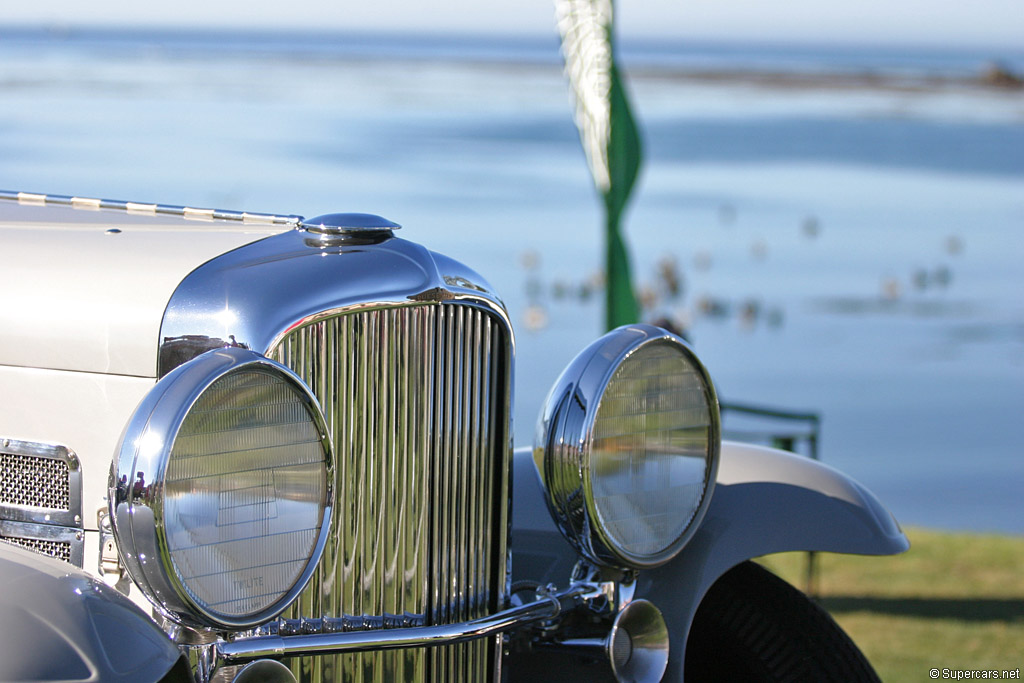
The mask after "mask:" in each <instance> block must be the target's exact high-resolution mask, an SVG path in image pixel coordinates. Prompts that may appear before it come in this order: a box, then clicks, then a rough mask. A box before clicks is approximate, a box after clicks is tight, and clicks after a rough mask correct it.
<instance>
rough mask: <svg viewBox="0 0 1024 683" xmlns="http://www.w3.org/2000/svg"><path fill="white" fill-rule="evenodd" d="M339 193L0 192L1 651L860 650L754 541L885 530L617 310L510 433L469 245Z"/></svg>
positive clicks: (89, 672)
mask: <svg viewBox="0 0 1024 683" xmlns="http://www.w3.org/2000/svg"><path fill="white" fill-rule="evenodd" d="M398 228H399V226H398V225H396V224H395V223H392V222H390V221H388V220H385V219H383V218H381V217H378V216H374V215H368V214H331V215H326V216H320V217H318V218H313V219H303V218H301V217H299V216H291V215H281V216H278V215H266V214H250V213H238V212H231V211H220V210H207V209H193V208H189V207H180V206H164V205H159V204H144V203H133V202H119V201H108V200H97V199H89V198H81V197H70V196H54V195H38V194H30V193H24V192H10V191H7V192H0V244H2V251H0V253H2V255H3V258H2V263H3V276H2V277H0V397H2V399H0V401H2V403H0V536H3V538H4V540H5V541H6V543H2V544H0V585H3V591H0V633H2V636H0V680H5V681H6V680H32V681H40V680H61V681H78V680H82V681H84V680H118V681H120V680H125V681H129V680H130V681H182V680H194V681H200V682H205V681H237V682H240V683H244V682H245V681H294V680H303V681H391V680H403V681H498V680H510V681H516V680H555V679H565V680H588V681H590V680H598V681H599V680H618V681H657V680H671V681H681V680H683V679H684V677H685V678H686V680H689V681H696V680H741V679H742V680H873V679H874V673H873V671H872V669H871V667H870V665H869V664H868V663H867V662H866V661H865V660H864V658H863V657H862V656H861V654H860V653H859V652H858V650H857V649H856V647H855V646H854V645H853V644H852V642H850V641H849V639H848V638H847V637H846V636H845V634H844V633H843V632H842V631H841V630H840V629H839V628H838V627H837V626H836V625H835V623H834V622H833V621H832V620H831V619H830V617H829V616H828V615H827V614H826V613H825V612H823V611H822V610H821V609H819V608H818V607H817V606H816V605H815V604H814V603H813V602H812V601H810V600H808V599H807V598H806V597H805V596H804V595H803V594H802V593H800V592H799V591H797V590H796V589H794V588H792V587H790V586H789V585H788V584H786V583H784V582H782V581H781V580H779V579H778V578H776V577H775V576H774V575H772V574H770V573H768V572H767V571H765V570H764V569H762V568H761V567H760V565H757V564H754V563H752V562H751V561H750V560H751V559H752V558H756V557H759V556H762V555H765V554H768V553H774V552H779V551H792V550H814V551H834V552H844V553H861V554H889V553H898V552H901V551H903V550H905V549H906V548H907V540H906V538H905V537H904V535H903V533H902V532H901V531H900V529H899V527H898V526H897V524H896V522H895V521H894V519H893V518H892V516H891V515H890V514H889V512H887V511H886V509H885V508H884V507H883V506H882V505H881V504H880V503H879V502H878V501H877V500H876V498H875V497H874V496H873V495H872V494H871V493H870V492H868V491H867V490H865V489H864V488H863V487H861V486H860V485H858V484H857V483H856V482H854V481H852V480H850V479H849V478H847V477H846V476H844V475H843V474H841V473H839V472H837V471H835V470H833V469H831V468H829V467H826V466H824V465H822V464H819V463H817V462H813V461H811V460H808V459H806V458H801V457H798V456H795V455H792V454H788V453H785V452H781V451H776V450H771V449H768V448H763V447H757V446H752V445H744V444H740V443H731V442H723V441H722V437H721V422H720V414H719V406H718V401H717V398H716V394H715V389H714V385H713V384H712V381H711V379H710V377H709V376H708V374H707V372H706V371H705V369H704V368H703V366H702V365H701V363H700V362H699V361H698V359H697V357H696V356H695V355H694V353H693V351H692V350H691V349H690V348H689V347H688V346H687V344H685V343H684V342H683V341H682V340H681V339H679V338H678V337H676V336H674V335H672V334H670V333H669V332H667V331H665V330H663V329H660V328H657V327H652V326H649V325H642V324H637V325H629V326H626V327H621V328H619V329H617V330H614V331H612V332H610V333H608V334H607V335H605V336H604V337H601V338H600V339H598V340H597V341H595V342H593V344H591V345H590V346H589V347H587V348H586V349H584V350H582V351H581V353H580V354H579V355H578V356H577V357H576V358H575V360H573V361H572V363H571V364H570V365H569V366H568V367H567V368H566V369H565V371H564V372H563V374H562V375H561V377H560V378H558V380H557V381H556V382H555V383H554V386H553V388H552V390H551V393H550V395H549V396H548V398H547V402H546V404H545V407H544V409H543V414H542V415H541V418H540V420H539V424H538V427H537V436H536V440H535V442H534V444H533V445H532V447H527V448H522V449H518V450H515V449H513V445H512V438H511V434H512V432H511V424H510V423H511V417H510V416H511V404H512V398H513V396H512V395H513V391H512V387H513V383H512V380H513V371H514V360H515V355H514V351H515V346H514V342H513V331H512V326H511V324H510V321H509V317H508V315H507V312H506V310H505V307H504V306H503V304H502V301H501V299H499V298H498V295H497V294H496V293H495V292H494V290H493V289H492V288H491V287H490V286H489V285H488V284H487V281H486V280H485V279H484V278H483V277H481V276H480V275H479V274H477V273H476V272H475V271H473V270H471V269H469V268H467V267H466V266H464V265H462V264H460V263H457V262H456V261H454V260H452V259H450V258H448V257H445V256H443V255H441V254H438V253H434V252H432V251H430V250H428V249H427V248H425V247H423V246H420V245H419V244H416V243H414V242H410V241H406V240H404V239H400V238H398V237H396V236H395V232H396V230H397V229H398Z"/></svg>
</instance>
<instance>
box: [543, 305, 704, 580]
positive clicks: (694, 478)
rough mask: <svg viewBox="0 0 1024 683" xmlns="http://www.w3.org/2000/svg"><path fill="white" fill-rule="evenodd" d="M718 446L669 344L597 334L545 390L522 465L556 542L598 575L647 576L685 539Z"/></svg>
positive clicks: (688, 368) (681, 356) (688, 370)
mask: <svg viewBox="0 0 1024 683" xmlns="http://www.w3.org/2000/svg"><path fill="white" fill-rule="evenodd" d="M720 446H721V423H720V418H719V411H718V399H717V398H716V396H715V390H714V386H713V385H712V383H711V379H710V378H709V377H708V374H707V372H706V371H705V370H704V367H703V366H702V365H701V364H700V362H699V361H698V360H697V357H696V356H695V355H694V354H693V352H692V351H691V350H690V349H689V347H687V346H686V344H685V343H683V341H682V340H681V339H679V338H678V337H676V336H674V335H672V334H670V333H668V332H666V331H665V330H662V329H661V328H657V327H652V326H650V325H629V326H625V327H620V328H618V329H616V330H613V331H612V332H609V333H608V334H606V335H605V336H604V337H602V338H600V339H598V340H597V341H596V342H594V343H593V344H591V345H590V346H588V347H587V348H586V349H584V350H583V352H582V353H580V354H579V355H578V356H577V357H576V358H575V359H574V360H573V361H572V362H571V363H570V364H569V366H568V367H567V368H566V369H565V371H564V372H563V373H562V375H561V377H559V379H558V381H557V382H556V383H555V385H554V387H553V388H552V391H551V394H550V395H549V397H548V400H547V403H546V405H545V407H544V410H543V412H542V414H541V419H540V421H539V423H538V426H537V439H536V441H535V444H534V459H535V462H536V464H537V468H538V471H539V472H540V474H541V479H542V480H543V483H544V488H545V492H546V494H547V500H548V504H549V507H550V508H551V512H552V514H553V516H554V517H555V521H556V523H557V524H558V526H559V528H560V529H561V530H562V533H564V534H565V536H566V537H567V538H568V539H569V541H570V542H572V543H573V544H574V545H575V546H576V548H577V550H579V552H580V553H582V554H583V555H584V556H586V557H588V558H589V559H590V560H592V561H594V562H596V563H598V564H601V565H605V566H612V567H628V568H643V567H654V566H657V565H659V564H662V563H664V562H667V561H668V560H669V559H671V558H672V557H673V556H674V555H675V554H676V553H678V552H679V550H680V549H681V548H682V547H683V545H685V543H686V541H688V540H689V538H690V536H691V535H692V534H693V532H694V531H695V530H696V528H697V526H698V524H699V523H700V518H701V517H702V516H703V514H704V511H705V510H706V508H707V505H708V503H709V501H710V499H711V490H712V487H713V485H714V481H715V473H716V471H717V468H718V453H719V449H720Z"/></svg>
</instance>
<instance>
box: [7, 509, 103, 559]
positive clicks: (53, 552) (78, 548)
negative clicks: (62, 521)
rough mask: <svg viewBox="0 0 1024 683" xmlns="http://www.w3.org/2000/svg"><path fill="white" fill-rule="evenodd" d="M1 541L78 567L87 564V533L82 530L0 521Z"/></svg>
mask: <svg viewBox="0 0 1024 683" xmlns="http://www.w3.org/2000/svg"><path fill="white" fill-rule="evenodd" d="M0 541H6V542H7V543H13V544H15V545H20V546H21V547H23V548H28V549H29V550H34V551H35V552H37V553H40V554H42V555H47V556H49V557H55V558H57V559H59V560H64V561H65V562H68V563H69V564H73V565H75V566H76V567H81V566H83V564H84V563H85V532H83V531H82V530H81V529H73V528H70V527H66V526H54V525H53V524H26V523H24V522H12V521H9V520H3V519H0Z"/></svg>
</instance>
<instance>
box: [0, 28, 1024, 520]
mask: <svg viewBox="0 0 1024 683" xmlns="http://www.w3.org/2000/svg"><path fill="white" fill-rule="evenodd" d="M993 59H999V60H1000V61H1001V62H1002V63H1003V64H1004V65H1005V66H1007V67H1008V68H1009V69H1011V70H1016V71H1017V73H1020V71H1021V70H1022V67H1024V56H1022V55H1020V54H1017V55H1006V54H1002V55H990V54H986V53H984V52H980V51H979V52H977V53H967V52H945V51H940V50H933V51H928V52H924V51H916V52H910V51H901V50H896V49H888V50H877V49H875V50H869V49H853V48H849V49H845V48H844V49H838V48H813V47H787V46H769V47H763V46H762V47H757V46H755V47H751V46H736V45H697V46H692V45H691V46H679V45H669V44H645V43H640V42H637V43H629V42H627V43H625V44H624V46H623V64H624V66H625V68H626V71H627V73H628V74H630V75H631V78H630V91H631V93H632V96H633V104H634V109H635V112H636V114H637V117H638V119H639V120H640V121H641V124H642V126H643V135H644V140H645V167H644V170H643V172H642V176H641V180H640V183H639V185H638V188H637V191H636V193H635V194H634V198H633V201H632V204H631V209H630V211H629V213H628V216H627V225H626V231H627V236H628V240H629V242H630V246H631V250H632V251H631V253H632V261H633V266H634V275H635V277H636V279H637V282H638V285H639V287H640V288H641V289H642V291H643V292H644V296H645V299H646V300H647V302H648V303H649V308H648V310H647V315H648V317H649V318H651V319H653V318H656V317H666V318H669V319H670V320H672V321H673V322H674V323H675V324H678V325H680V326H682V327H685V328H686V330H687V333H688V335H689V337H690V339H691V341H692V343H693V345H694V348H695V349H696V350H697V352H698V354H699V355H700V356H701V358H702V359H703V360H704V362H705V364H706V365H707V367H708V369H709V370H710V372H711V374H712V376H713V377H714V378H715V381H716V384H717V387H718V390H719V394H720V396H721V397H722V399H723V400H725V401H732V402H742V403H755V404H760V405H765V406H769V407H778V408H786V409H793V410H810V411H816V412H818V413H820V414H821V415H822V419H823V422H822V442H821V457H822V459H823V460H825V461H826V462H827V463H829V464H832V465H834V466H836V467H838V468H840V469H842V470H844V471H846V472H848V473H850V474H852V475H853V476H854V477H855V478H857V479H858V480H860V481H861V482H863V483H864V484H866V485H868V486H869V487H870V488H871V489H872V490H874V491H875V492H876V493H877V494H878V495H879V496H880V497H881V498H882V500H883V501H884V502H885V503H886V504H887V505H888V506H889V507H890V508H891V509H892V510H893V511H894V512H895V514H896V516H897V518H898V519H899V520H900V521H901V522H903V523H908V524H917V525H926V526H932V527H941V528H953V529H974V530H998V531H1005V532H1011V533H1017V534H1020V533H1024V505H1022V504H1021V502H1020V499H1021V491H1022V489H1024V448H1022V444H1024V298H1022V294H1024V266H1022V258H1024V91H1022V90H1013V89H999V88H992V87H985V86H983V85H982V84H981V83H980V82H979V81H978V80H977V76H978V75H979V74H980V73H982V72H983V70H984V69H985V68H987V64H988V62H989V61H990V60H993ZM631 67H632V68H631ZM0 187H2V188H4V189H10V190H26V191H36V192H50V193H56V194H78V195H84V196H101V197H107V198H114V199H130V200H137V201H158V202H163V203H169V204H189V205H196V206H215V207H218V208H229V209H245V210H251V211H269V212H277V213H298V214H302V215H306V216H313V215H317V214H321V213H329V212H336V211H365V212H372V213H379V214H381V215H383V216H385V217H387V218H390V219H392V220H395V221H397V222H399V223H401V224H402V225H403V226H404V227H403V229H402V231H401V233H400V234H401V236H403V237H405V238H407V239H411V240H415V241H419V242H422V243H424V244H426V245H427V246H429V247H431V248H433V249H435V250H438V251H442V252H445V253H448V254H450V255H452V256H454V257H456V258H459V259H460V260H463V261H465V262H466V263H468V264H470V265H471V266H472V267H474V268H475V269H477V270H478V271H480V272H481V273H483V274H484V275H485V276H486V277H487V278H488V279H489V280H490V281H491V283H492V284H493V285H495V286H496V287H497V288H498V289H499V291H501V292H502V293H503V296H504V298H505V301H506V303H507V304H508V306H509V309H510V312H511V315H512V318H513V321H514V322H515V323H516V324H517V354H518V358H517V369H516V372H517V376H516V399H517V407H516V412H515V431H516V440H517V443H518V444H520V445H524V444H529V443H530V442H531V439H532V434H533V425H534V421H535V419H536V415H537V413H538V411H539V409H540V405H541V403H542V401H543V398H544V394H545V393H546V391H547V389H548V387H549V386H550V384H551V383H552V382H553V380H554V379H555V377H556V376H557V374H558V373H559V372H560V370H561V368H562V367H564V365H565V364H566V363H567V362H568V361H569V360H570V359H571V358H572V356H573V355H574V354H575V352H576V351H577V350H579V349H581V348H582V347H583V346H584V345H586V344H587V343H588V342H589V341H591V340H592V339H593V338H595V337H596V336H598V335H599V334H600V333H601V331H602V330H601V319H602V312H601V304H600V301H601V297H600V294H599V293H598V292H597V291H596V285H595V282H598V281H599V275H598V271H599V269H600V263H601V253H602V246H601V230H600V225H601V214H600V213H599V205H598V202H597V199H596V196H595V193H594V190H593V187H592V185H591V181H590V178H589V174H588V171H587V169H586V164H585V162H584V159H583V155H582V152H581V151H580V146H579V141H578V137H577V134H576V131H575V128H574V126H573V122H572V118H571V108H570V104H569V95H568V89H567V87H566V84H565V82H564V80H563V78H562V76H561V73H560V66H559V57H558V46H557V40H556V39H555V38H554V37H553V36H552V37H547V38H538V39H536V40H524V39H516V40H512V39H507V40H497V39H480V38H466V37H438V38H430V39H426V38H413V37H409V36H394V35H362V36H336V35H327V34H318V35H286V36H270V35H253V34H246V35H229V34H210V33H204V34H195V33H138V32H134V33H130V32H124V31H92V32H86V33H80V32H50V31H26V30H14V29H4V28H2V27H0ZM665 272H670V273H671V274H672V275H673V276H674V278H675V279H676V280H677V281H678V283H679V284H680V288H679V290H678V291H677V292H676V293H675V294H674V295H673V294H672V292H671V291H670V289H669V287H668V282H667V281H666V279H665V277H664V276H663V273H665ZM727 426H729V425H728V424H727Z"/></svg>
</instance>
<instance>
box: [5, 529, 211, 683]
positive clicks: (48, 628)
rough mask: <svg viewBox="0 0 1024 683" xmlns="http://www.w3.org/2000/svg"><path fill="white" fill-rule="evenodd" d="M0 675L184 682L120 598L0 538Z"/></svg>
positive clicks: (139, 616)
mask: <svg viewBox="0 0 1024 683" xmlns="http://www.w3.org/2000/svg"><path fill="white" fill-rule="evenodd" d="M0 586H3V590H2V591H0V680H3V681H111V682H117V681H124V682H125V683H129V682H131V683H144V682H145V681H163V682H168V681H185V680H190V679H191V676H190V675H189V670H188V665H187V663H185V662H184V661H183V660H182V659H181V655H180V653H179V652H178V649H177V648H176V647H175V646H174V645H173V644H172V643H171V641H170V640H169V639H168V638H167V636H166V635H164V632H163V631H161V630H160V629H159V628H158V627H157V626H156V624H155V623H153V621H152V620H150V619H149V617H147V616H146V615H145V614H143V612H142V610H140V609H139V608H138V607H136V606H135V604H134V603H132V602H131V601H130V600H129V599H128V598H126V597H124V596H123V595H121V594H120V593H118V592H117V591H116V590H114V589H113V588H110V587H108V586H107V585H106V584H104V583H102V582H101V581H97V580H95V579H93V578H91V577H89V576H88V575H86V574H85V573H84V572H82V571H81V570H79V569H77V568H75V567H72V566H71V565H69V564H65V563H64V562H61V561H60V560H55V559H50V558H47V557H43V556H41V555H38V554H37V553H35V552H32V551H30V550H25V549H23V548H20V547H17V546H15V545H12V544H9V543H0Z"/></svg>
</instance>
